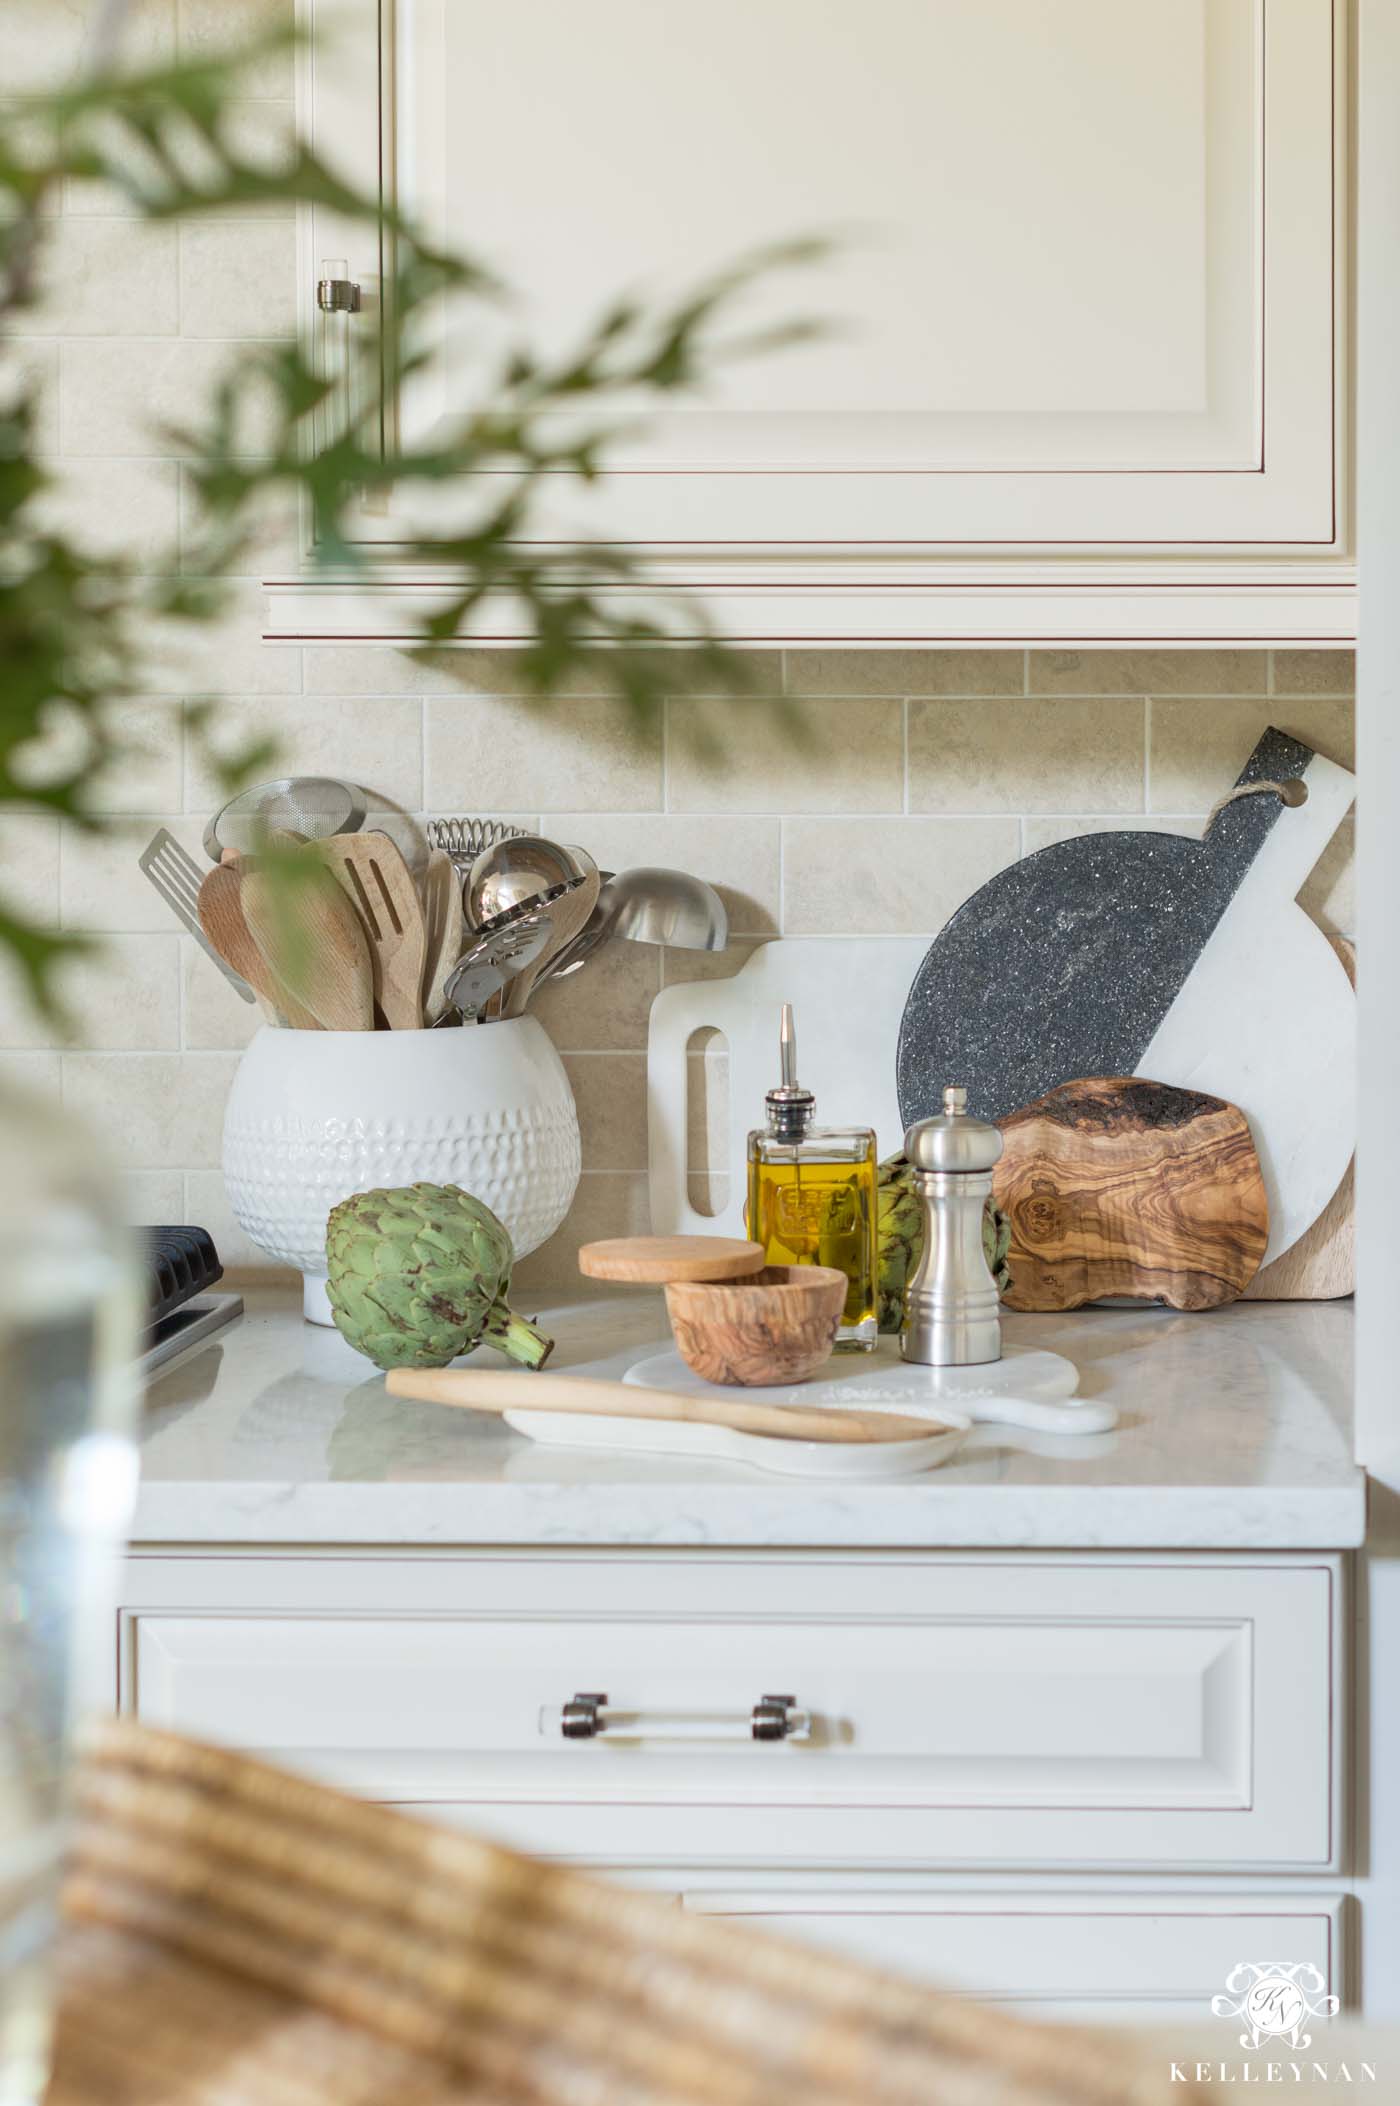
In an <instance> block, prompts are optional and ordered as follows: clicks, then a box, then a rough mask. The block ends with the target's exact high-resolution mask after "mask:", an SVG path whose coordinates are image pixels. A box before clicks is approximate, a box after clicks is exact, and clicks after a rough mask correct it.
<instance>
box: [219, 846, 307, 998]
mask: <svg viewBox="0 0 1400 2106" xmlns="http://www.w3.org/2000/svg"><path fill="white" fill-rule="evenodd" d="M244 875H245V873H244V871H243V868H242V865H241V862H240V860H239V859H238V858H237V857H236V856H235V857H234V858H233V859H232V860H231V861H230V862H227V863H220V864H219V865H218V866H217V868H215V869H213V870H206V871H205V873H204V875H203V877H202V879H201V880H200V886H199V920H200V926H201V928H202V930H203V932H204V938H205V948H206V949H208V948H209V947H210V946H211V945H212V946H213V955H215V956H217V957H218V958H219V959H220V960H221V961H227V965H228V966H231V967H232V968H233V970H234V971H235V972H237V973H238V974H240V975H241V977H242V978H243V979H244V980H246V981H247V982H248V983H249V984H250V986H251V987H252V988H253V989H255V991H256V994H257V999H258V1001H259V1003H260V1004H261V1007H262V1012H263V1015H264V1016H265V1017H267V1018H268V1019H269V1021H277V1020H282V1021H285V1022H286V1023H287V1024H288V1025H289V1026H290V1027H291V1029H293V1030H294V1031H319V1029H320V1028H321V1027H320V1025H319V1023H318V1022H317V1020H316V1018H315V1017H314V1016H313V1015H312V1014H311V1011H310V1010H309V1009H307V1008H306V1007H305V1006H304V1005H303V1004H302V1003H301V1002H299V1001H298V1000H297V999H296V997H295V995H294V994H293V993H292V992H291V990H290V988H288V987H286V986H284V985H283V983H282V981H281V979H280V978H279V977H278V974H277V972H276V971H275V969H274V968H273V966H272V965H271V964H270V963H269V961H268V960H267V959H266V958H265V957H264V956H263V954H262V952H261V950H260V949H259V948H258V945H257V943H256V942H255V940H254V937H253V932H252V930H251V929H250V928H249V927H248V924H247V922H246V921H245V919H244V916H243V878H244Z"/></svg>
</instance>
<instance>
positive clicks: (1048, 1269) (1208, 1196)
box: [993, 1076, 1269, 1310]
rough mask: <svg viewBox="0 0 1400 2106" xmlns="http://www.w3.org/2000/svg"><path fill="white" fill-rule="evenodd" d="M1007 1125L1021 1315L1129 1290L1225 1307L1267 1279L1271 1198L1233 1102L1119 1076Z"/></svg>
mask: <svg viewBox="0 0 1400 2106" xmlns="http://www.w3.org/2000/svg"><path fill="white" fill-rule="evenodd" d="M1000 1124H1001V1132H1002V1137H1003V1139H1004V1141H1005V1144H1006V1145H1005V1152H1004V1154H1003V1156H1002V1158H1001V1161H1000V1162H999V1163H998V1165H997V1167H996V1170H995V1172H994V1173H993V1192H994V1196H995V1198H996V1201H997V1204H998V1206H1000V1207H1003V1208H1004V1209H1005V1211H1006V1213H1007V1214H1008V1215H1009V1216H1010V1219H1011V1250H1010V1253H1009V1256H1008V1260H1007V1262H1008V1265H1009V1267H1010V1270H1011V1278H1012V1285H1011V1289H1010V1292H1009V1293H1008V1294H1007V1296H1006V1301H1007V1304H1008V1306H1009V1307H1010V1308H1013V1309H1031V1310H1050V1309H1077V1308H1080V1307H1081V1306H1082V1305H1083V1304H1084V1303H1085V1302H1092V1301H1098V1300H1101V1299H1103V1298H1104V1297H1106V1296H1111V1295H1128V1296H1133V1297H1136V1298H1138V1299H1141V1300H1148V1301H1155V1302H1164V1303H1166V1304H1167V1305H1168V1306H1169V1307H1171V1308H1173V1309H1214V1308H1217V1307H1218V1306H1219V1305H1220V1304H1221V1303H1223V1302H1232V1301H1235V1300H1237V1299H1238V1297H1239V1296H1240V1295H1241V1294H1242V1293H1243V1292H1244V1290H1245V1288H1246V1287H1247V1286H1248V1285H1249V1283H1250V1281H1251V1280H1252V1279H1253V1277H1254V1275H1255V1273H1256V1272H1257V1271H1258V1269H1259V1265H1260V1261H1261V1260H1262V1258H1263V1255H1264V1248H1265V1245H1266V1244H1267V1242H1268V1237H1269V1209H1268V1201H1267V1199H1266V1197H1265V1192H1264V1180H1263V1176H1262V1174H1261V1171H1260V1168H1259V1158H1258V1156H1257V1154H1256V1153H1255V1149H1254V1143H1253V1141H1252V1140H1251V1138H1250V1132H1249V1123H1248V1121H1247V1120H1246V1118H1245V1116H1244V1114H1243V1112H1241V1111H1240V1110H1238V1109H1237V1107H1236V1106H1235V1105H1233V1104H1227V1103H1225V1102H1224V1100H1223V1099H1222V1098H1219V1097H1208V1096H1205V1095H1203V1094H1202V1093H1201V1092H1199V1091H1196V1090H1182V1089H1175V1088H1173V1087H1172V1086H1171V1085H1169V1084H1167V1083H1160V1082H1151V1081H1148V1080H1146V1079H1144V1078H1142V1077H1138V1076H1118V1077H1109V1078H1096V1079H1091V1080H1083V1081H1077V1082H1064V1083H1061V1084H1059V1086H1058V1087H1057V1088H1055V1089H1053V1090H1050V1091H1048V1092H1047V1093H1046V1095H1045V1096H1043V1097H1038V1098H1036V1100H1035V1102H1034V1103H1032V1104H1027V1105H1025V1106H1023V1107H1022V1109H1021V1110H1020V1111H1016V1112H1012V1113H1011V1114H1010V1116H1009V1117H1007V1118H1005V1119H1003V1120H1002V1121H1001V1122H1000Z"/></svg>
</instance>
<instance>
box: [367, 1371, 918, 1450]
mask: <svg viewBox="0 0 1400 2106" xmlns="http://www.w3.org/2000/svg"><path fill="white" fill-rule="evenodd" d="M384 1385H385V1388H386V1389H388V1391H389V1392H390V1394H391V1395H392V1396H395V1397H415V1398H417V1399H418V1401H419V1402H420V1403H423V1404H456V1405H460V1406H461V1407H462V1409H463V1410H465V1411H492V1412H498V1413H499V1412H506V1411H579V1412H585V1413H587V1414H588V1415H589V1416H590V1417H593V1418H610V1419H623V1418H625V1419H685V1420H687V1421H688V1422H689V1423H690V1424H691V1425H700V1426H729V1427H732V1428H733V1430H734V1432H736V1433H766V1434H770V1435H775V1436H776V1437H777V1438H778V1439H779V1440H785V1441H917V1440H922V1439H924V1438H925V1437H928V1436H932V1435H934V1434H942V1433H947V1432H948V1431H949V1430H950V1429H949V1427H948V1426H947V1425H945V1424H943V1423H942V1422H941V1421H939V1420H933V1419H913V1418H909V1419H905V1418H900V1417H899V1416H898V1415H897V1413H895V1412H892V1411H823V1410H821V1409H817V1410H812V1409H807V1410H804V1409H803V1407H802V1406H801V1405H800V1404H741V1403H739V1402H737V1401H736V1402H735V1403H733V1404H731V1403H730V1402H729V1401H728V1400H727V1399H726V1398H723V1397H683V1396H673V1395H672V1394H671V1392H670V1391H669V1390H665V1389H636V1388H634V1387H633V1386H632V1385H631V1384H630V1383H626V1382H604V1381H599V1380H597V1379H595V1378H592V1377H589V1376H584V1375H532V1374H528V1373H524V1372H522V1373H520V1374H514V1375H513V1374H507V1373H506V1372H505V1371H504V1370H501V1371H500V1372H495V1371H493V1370H490V1369H486V1368H482V1369H480V1370H478V1369H476V1368H467V1367H430V1368H413V1367H396V1368H393V1369H392V1370H391V1371H390V1372H389V1374H387V1375H386V1376H385V1377H384Z"/></svg>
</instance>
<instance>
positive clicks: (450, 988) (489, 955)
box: [436, 907, 550, 1024]
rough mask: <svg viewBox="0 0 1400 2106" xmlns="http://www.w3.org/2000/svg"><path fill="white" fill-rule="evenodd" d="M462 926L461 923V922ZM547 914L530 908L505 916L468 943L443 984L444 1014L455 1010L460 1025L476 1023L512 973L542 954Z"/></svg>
mask: <svg viewBox="0 0 1400 2106" xmlns="http://www.w3.org/2000/svg"><path fill="white" fill-rule="evenodd" d="M463 926H465V922H464V924H463ZM549 934H550V924H549V920H548V917H547V916H546V915H545V914H544V913H542V912H539V911H536V910H534V909H532V908H528V907H527V908H526V909H525V910H524V912H523V913H520V914H517V915H514V916H509V917H507V920H506V922H505V925H504V926H503V927H501V928H497V929H493V930H487V931H486V932H485V933H484V934H483V935H480V936H478V937H477V938H476V940H475V942H473V943H471V944H469V945H468V947H467V949H466V950H465V951H464V952H463V953H462V956H461V957H460V958H459V959H458V961H457V963H456V965H455V966H454V967H453V969H452V971H451V972H450V973H449V974H448V976H447V980H446V982H445V984H444V986H443V991H442V992H443V1003H444V1014H443V1015H442V1016H440V1017H439V1018H437V1020H436V1021H437V1022H438V1023H445V1022H446V1021H447V1015H448V1013H456V1014H457V1015H459V1016H460V1017H461V1019H462V1022H463V1023H464V1024H474V1023H476V1022H478V1020H479V1019H480V1017H481V1013H482V1011H483V1010H484V1009H485V1008H486V1006H487V1004H488V1002H492V1001H494V1000H495V998H496V996H497V995H499V994H500V993H502V991H503V990H504V989H505V988H507V987H508V986H509V985H510V982H511V981H512V979H513V978H514V977H515V975H516V973H518V972H521V971H523V970H524V968H525V967H526V966H527V965H529V964H530V962H531V961H532V960H533V959H535V958H538V957H541V956H542V955H543V952H544V949H545V946H546V944H547V943H548V942H549Z"/></svg>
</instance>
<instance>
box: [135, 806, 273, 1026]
mask: <svg viewBox="0 0 1400 2106" xmlns="http://www.w3.org/2000/svg"><path fill="white" fill-rule="evenodd" d="M136 860H137V863H138V865H139V866H140V868H141V869H142V870H143V871H144V872H145V874H146V876H147V877H148V878H149V879H150V881H151V883H152V884H153V885H154V886H155V888H156V891H157V892H158V893H159V894H160V896H161V898H162V899H163V900H164V901H165V904H166V906H167V907H169V909H170V911H171V913H172V914H173V915H174V916H175V919H176V920H177V921H178V922H179V923H180V925H181V927H182V928H185V929H187V930H188V931H189V933H190V935H191V936H193V938H194V940H195V942H196V943H197V944H198V945H199V947H200V949H201V950H202V951H203V952H204V955H205V957H206V958H212V959H213V961H214V963H215V965H217V966H218V968H219V971H220V972H221V973H222V974H223V976H224V978H225V979H226V980H227V981H228V983H229V986H230V987H232V988H234V989H235V990H236V992H237V993H238V994H240V995H241V996H242V997H243V1000H244V1001H245V1002H252V1001H255V1000H256V999H257V998H256V996H255V995H254V992H253V989H252V988H251V987H250V986H249V984H248V982H247V980H246V979H245V978H244V977H243V975H242V973H240V972H239V971H238V969H237V968H236V967H235V966H233V965H231V964H230V962H229V958H228V955H227V954H226V953H224V952H221V951H220V950H219V949H218V948H217V946H216V945H215V944H213V943H212V942H211V941H210V939H209V937H208V935H207V934H206V933H205V931H204V929H203V928H202V927H201V926H200V919H199V888H200V885H201V883H202V882H203V880H204V877H205V875H206V873H205V872H204V871H202V870H201V869H200V867H199V865H198V863H196V861H195V859H194V857H193V856H192V855H191V854H190V853H189V851H188V849H185V848H182V847H181V846H180V843H179V842H178V841H177V840H176V839H175V836H174V835H173V834H172V833H171V832H170V830H169V828H168V827H164V826H161V827H157V829H156V831H155V833H154V834H152V836H151V838H150V840H149V841H148V842H147V843H146V846H145V847H144V848H143V849H142V851H141V853H140V855H139V856H138V857H137V859H136Z"/></svg>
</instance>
